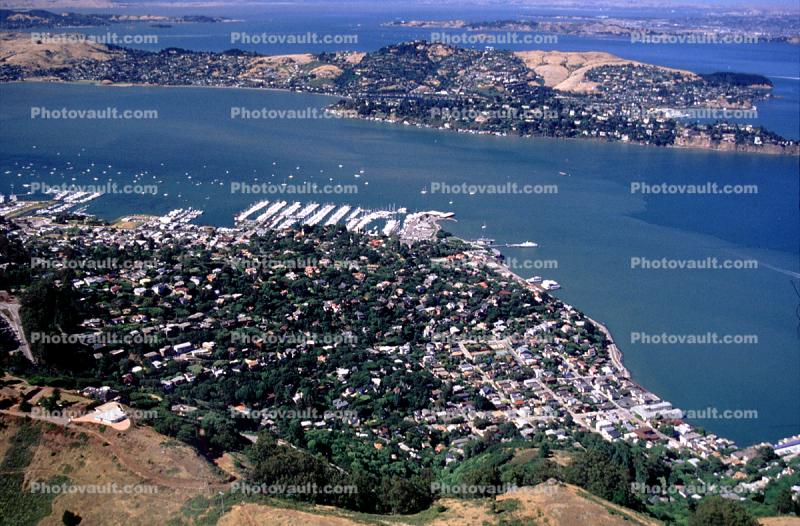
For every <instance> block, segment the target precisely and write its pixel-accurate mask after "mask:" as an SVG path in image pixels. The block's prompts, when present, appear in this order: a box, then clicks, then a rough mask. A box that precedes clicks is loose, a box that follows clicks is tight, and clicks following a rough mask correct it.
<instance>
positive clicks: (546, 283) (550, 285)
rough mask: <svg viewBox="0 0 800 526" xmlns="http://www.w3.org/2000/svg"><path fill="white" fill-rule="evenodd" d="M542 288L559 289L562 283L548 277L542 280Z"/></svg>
mask: <svg viewBox="0 0 800 526" xmlns="http://www.w3.org/2000/svg"><path fill="white" fill-rule="evenodd" d="M542 288H543V289H545V290H558V289H560V288H561V285H559V283H558V282H557V281H553V280H552V279H546V280H544V281H542Z"/></svg>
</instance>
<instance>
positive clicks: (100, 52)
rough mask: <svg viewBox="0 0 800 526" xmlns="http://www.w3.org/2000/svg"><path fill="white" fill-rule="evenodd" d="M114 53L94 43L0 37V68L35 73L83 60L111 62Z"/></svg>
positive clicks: (10, 35)
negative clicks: (10, 67) (12, 67)
mask: <svg viewBox="0 0 800 526" xmlns="http://www.w3.org/2000/svg"><path fill="white" fill-rule="evenodd" d="M113 55H114V52H113V51H111V50H109V49H108V47H107V46H105V45H103V44H96V43H94V42H85V41H84V42H73V41H56V42H43V43H37V42H34V41H33V40H32V39H31V36H30V35H29V34H27V33H0V64H8V65H14V66H20V67H22V68H24V69H26V70H29V71H34V70H37V69H45V68H58V67H62V66H67V65H69V64H72V63H75V62H78V61H82V60H99V61H106V60H110V59H111V57H112V56H113Z"/></svg>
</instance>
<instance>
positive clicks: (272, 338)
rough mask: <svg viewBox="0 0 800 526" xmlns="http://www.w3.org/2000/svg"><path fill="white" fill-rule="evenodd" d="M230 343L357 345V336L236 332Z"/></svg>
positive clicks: (346, 334)
mask: <svg viewBox="0 0 800 526" xmlns="http://www.w3.org/2000/svg"><path fill="white" fill-rule="evenodd" d="M231 343H239V344H243V345H255V344H268V345H355V344H357V343H358V336H356V335H355V334H352V333H336V334H333V333H325V334H317V333H311V334H305V333H284V334H269V333H264V332H257V333H242V332H238V331H236V332H232V333H231Z"/></svg>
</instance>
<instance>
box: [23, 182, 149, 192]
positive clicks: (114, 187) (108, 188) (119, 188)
mask: <svg viewBox="0 0 800 526" xmlns="http://www.w3.org/2000/svg"><path fill="white" fill-rule="evenodd" d="M30 191H31V193H43V194H58V193H64V192H68V193H79V192H82V193H84V194H95V193H97V194H112V195H158V185H156V184H126V185H120V184H117V183H115V182H113V181H108V182H106V183H103V184H84V185H80V184H67V183H61V184H48V183H43V182H40V181H34V182H32V183H31V185H30Z"/></svg>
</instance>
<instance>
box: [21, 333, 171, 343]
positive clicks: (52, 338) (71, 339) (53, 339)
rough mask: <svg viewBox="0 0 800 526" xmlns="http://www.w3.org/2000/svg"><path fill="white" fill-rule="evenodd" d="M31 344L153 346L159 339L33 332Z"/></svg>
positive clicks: (146, 336) (153, 337)
mask: <svg viewBox="0 0 800 526" xmlns="http://www.w3.org/2000/svg"><path fill="white" fill-rule="evenodd" d="M30 342H31V343H41V344H43V345H102V346H110V345H134V344H137V345H138V344H141V345H154V344H157V343H159V342H160V339H159V338H158V337H156V336H153V335H147V334H142V333H134V334H116V333H107V332H100V333H83V334H65V333H56V334H49V333H44V332H39V331H33V332H31V334H30Z"/></svg>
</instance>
